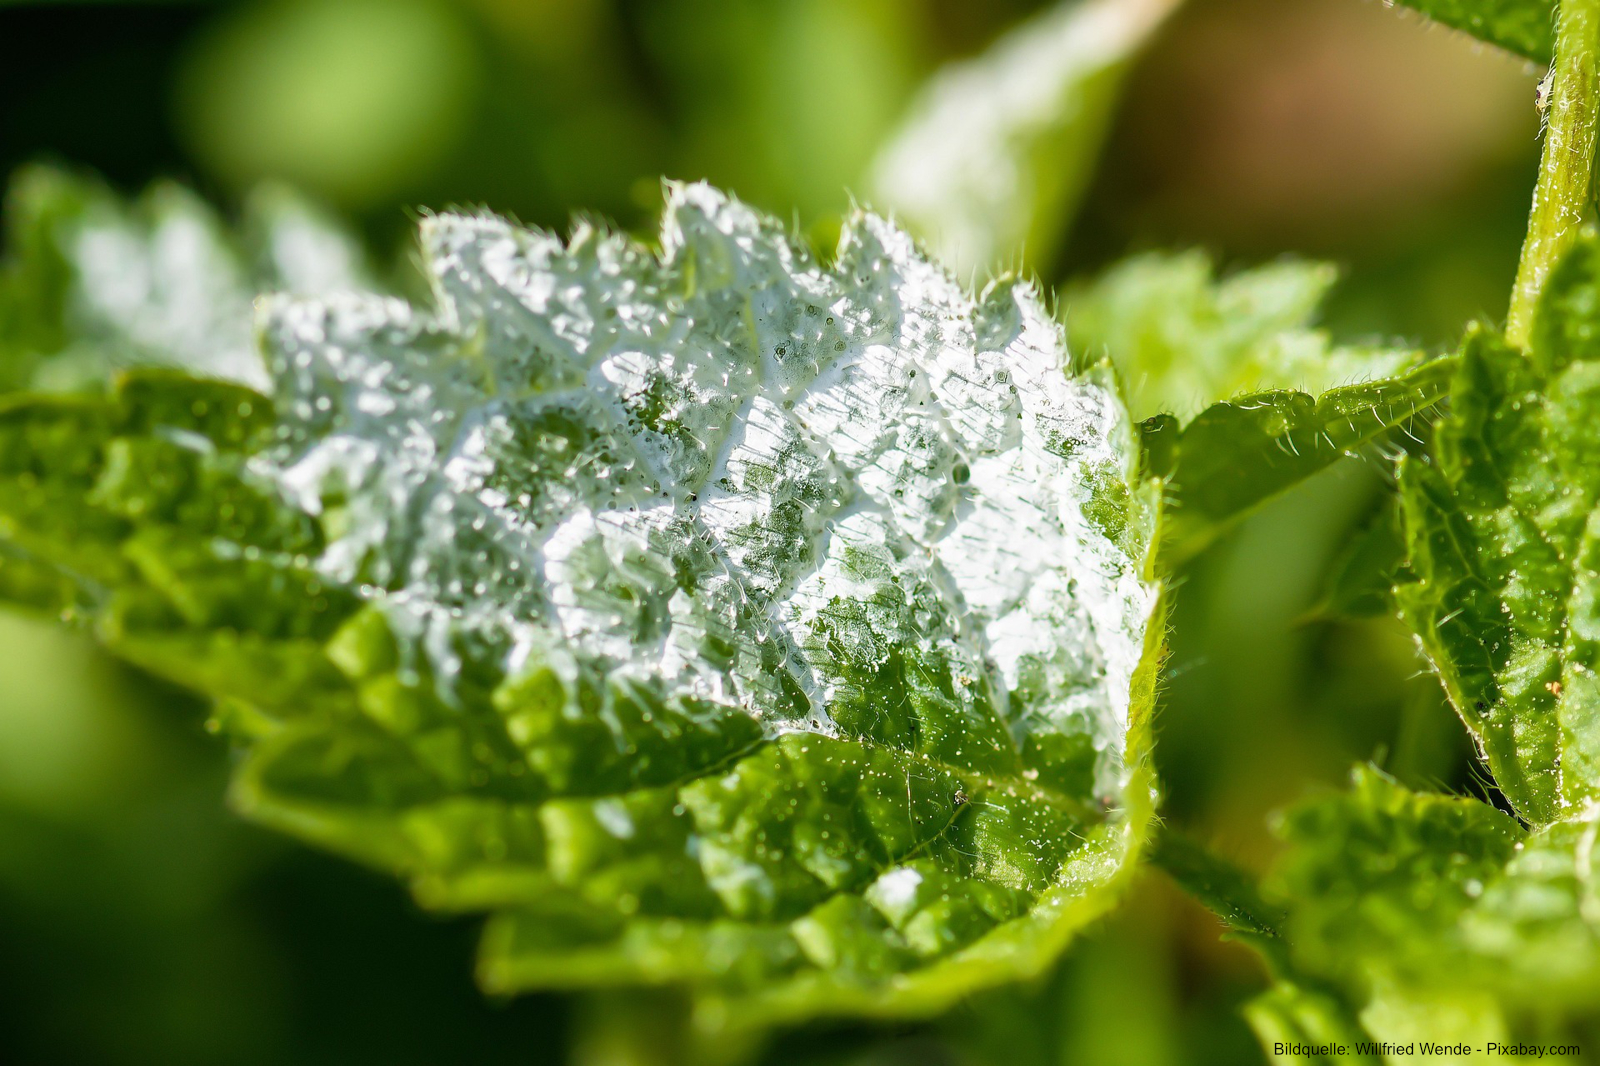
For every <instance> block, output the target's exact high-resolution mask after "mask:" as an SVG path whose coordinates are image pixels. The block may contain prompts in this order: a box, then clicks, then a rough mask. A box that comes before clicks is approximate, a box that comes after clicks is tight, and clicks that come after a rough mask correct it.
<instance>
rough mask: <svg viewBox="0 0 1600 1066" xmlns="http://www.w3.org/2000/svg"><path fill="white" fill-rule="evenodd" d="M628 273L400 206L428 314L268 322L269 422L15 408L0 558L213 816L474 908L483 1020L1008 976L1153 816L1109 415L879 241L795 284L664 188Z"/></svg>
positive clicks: (819, 1000)
mask: <svg viewBox="0 0 1600 1066" xmlns="http://www.w3.org/2000/svg"><path fill="white" fill-rule="evenodd" d="M659 249H660V250H659V251H653V250H651V249H649V248H646V247H645V246H643V245H641V244H639V243H637V242H635V241H633V240H632V239H630V238H627V237H624V236H621V235H618V234H614V233H611V232H608V231H605V230H603V229H598V228H595V227H593V226H589V225H582V226H579V227H578V229H577V231H576V232H575V233H574V234H573V236H572V238H571V239H570V240H569V241H566V242H563V241H561V240H558V239H557V238H555V237H552V236H550V235H547V234H544V233H539V232H535V231H529V230H524V229H520V228H518V227H516V226H513V225H511V224H509V223H507V222H504V221H502V220H500V219H497V218H493V217H490V216H457V215H443V216H438V217H433V218H430V219H428V220H427V221H426V222H425V224H424V227H423V240H422V253H423V254H422V258H423V261H424V263H425V266H426V269H427V271H428V273H429V276H430V278H431V279H432V282H433V285H434V294H435V299H436V306H435V307H434V308H432V309H423V308H416V307H412V306H409V305H407V304H405V303H404V302H401V301H398V300H394V299H385V298H381V297H377V296H370V295H349V296H328V297H325V298H321V299H297V298H288V297H273V298H269V299H267V300H265V301H263V302H262V308H263V318H262V322H261V326H260V329H261V333H262V336H263V339H264V344H265V350H266V353H267V360H266V362H267V366H268V369H269V371H270V375H271V379H272V383H273V396H272V397H271V398H270V399H269V398H268V397H266V396H262V395H258V394H255V393H253V392H251V391H250V390H249V389H247V388H244V387H241V386H235V385H228V384H223V383H218V382H207V381H200V380H197V379H192V378H188V377H185V376H184V375H181V374H177V373H171V372H164V373H158V372H151V371H144V372H140V373H135V374H131V375H128V376H125V377H124V378H123V379H122V380H121V382H120V384H119V385H118V387H117V388H116V389H114V390H113V391H112V392H110V393H109V394H107V395H104V396H69V397H42V398H41V397H16V398H13V399H11V400H9V401H7V402H6V403H5V404H4V405H3V406H0V540H3V541H4V542H5V543H6V544H7V545H8V549H9V552H10V554H11V556H12V557H16V558H20V559H22V560H25V561H26V562H27V564H28V566H29V567H30V568H31V569H30V571H29V573H30V574H33V573H37V572H40V571H46V572H51V573H54V574H55V575H57V577H58V578H60V579H62V580H66V581H69V582H70V583H71V585H72V587H73V590H74V593H73V594H74V597H75V599H76V601H77V606H76V610H77V611H78V612H79V613H80V614H82V615H83V616H85V617H87V618H88V619H89V620H90V621H91V622H92V624H93V625H94V626H95V628H96V631H97V632H98V633H99V634H100V636H101V637H102V639H104V640H105V641H106V642H107V644H108V645H109V646H110V647H111V648H113V649H114V650H115V651H117V652H118V653H119V654H121V655H123V656H125V657H126V658H128V659H130V660H132V661H134V662H136V663H138V664H140V665H142V666H144V667H145V668H147V669H149V670H152V671H154V672H156V673H158V674H161V675H163V676H166V677H169V678H171V679H173V680H175V681H178V682H180V683H183V684H186V685H189V686H192V687H195V688H197V689H199V690H200V691H202V692H205V693H207V694H209V695H211V696H214V697H216V698H217V699H218V700H219V703H218V709H217V715H216V722H217V725H218V727H219V728H221V729H223V730H225V731H227V732H228V733H230V734H231V735H233V736H234V737H235V738H237V740H238V741H239V742H240V744H241V745H242V746H243V747H244V748H245V749H246V752H245V755H244V758H243V762H242V764H241V766H240V769H239V771H238V774H237V777H236V780H235V785H234V801H235V803H236V804H237V805H238V807H239V809H241V810H242V811H244V812H245V813H246V814H248V815H249V816H251V817H253V818H256V819H258V820H260V821H262V822H265V823H267V824H269V825H273V826H276V827H278V828H280V829H283V830H285V831H287V832H290V833H293V834H295V835H297V836H299V837H301V838H304V839H306V840H309V841H313V842H315V843H318V844H320V845H322V846H324V847H327V848H330V849H332V850H334V851H338V852H341V853H344V854H347V855H350V856H353V857H355V858H358V859H360V860H362V861H365V862H368V863H371V864H374V865H377V866H379V867H381V868H385V869H389V870H392V871H394V872H395V873H397V874H399V875H401V876H403V877H405V878H407V879H408V880H409V881H410V883H411V885H412V887H413V890H414V892H415V894H416V896H417V898H418V900H419V901H420V902H421V903H423V904H424V905H425V906H428V907H432V908H437V909H442V910H468V911H490V912H493V915H494V917H493V919H492V921H491V923H490V925H489V928H488V931H487V933H486V936H485V940H484V946H483V954H482V962H481V970H480V974H481V978H482V981H483V983H484V984H485V985H486V986H487V987H488V988H490V989H493V990H495V991H502V992H510V991H516V990H519V989H526V988H550V987H560V988H571V987H593V986H606V985H612V984H682V985H686V986H688V987H689V988H690V989H691V990H692V991H693V993H694V995H695V997H696V998H695V1002H696V1019H697V1022H698V1024H699V1025H700V1026H701V1027H702V1029H704V1030H707V1031H717V1030H720V1029H725V1028H727V1027H734V1026H754V1025H759V1024H761V1023H764V1022H769V1021H776V1020H782V1019H794V1018H802V1017H807V1016H811V1015H813V1014H818V1013H830V1014H883V1015H903V1014H922V1013H928V1012H932V1011H935V1010H938V1009H940V1008H942V1007H944V1006H946V1005H948V1004H949V1003H950V1002H952V1001H953V1000H954V999H955V998H957V997H959V996H961V995H963V994H965V993H966V992H967V991H969V990H971V989H973V988H975V987H979V986H982V985H986V984H993V983H996V982H1000V981H1004V980H1009V979H1014V978H1016V977H1019V976H1023V975H1028V974H1033V973H1038V972H1039V971H1040V970H1041V969H1042V968H1044V967H1045V966H1046V965H1047V964H1048V963H1049V962H1050V961H1051V960H1052V959H1053V958H1054V957H1055V956H1056V955H1057V954H1058V953H1059V951H1060V950H1061V948H1062V946H1063V945H1064V944H1065V942H1066V941H1067V940H1068V939H1069V938H1070V937H1071V936H1072V935H1073V934H1074V932H1075V931H1076V930H1077V929H1078V928H1080V927H1081V926H1082V925H1083V924H1084V923H1085V922H1087V921H1089V920H1090V919H1091V918H1093V917H1094V916H1096V915H1098V914H1099V913H1101V912H1103V911H1104V910H1105V909H1106V908H1107V907H1108V906H1110V905H1111V903H1112V902H1113V900H1114V899H1115V895H1116V891H1117V889H1118V888H1119V886H1120V885H1121V883H1122V882H1123V880H1124V879H1125V878H1126V877H1127V876H1128V873H1129V870H1130V865H1131V863H1132V862H1133V860H1134V858H1135V857H1136V855H1137V854H1138V852H1139V850H1140V848H1141V847H1142V841H1143V838H1144V835H1145V829H1146V826H1147V823H1148V821H1149V818H1150V816H1151V805H1152V804H1151V799H1152V797H1151V780H1150V776H1149V770H1148V766H1147V749H1148V745H1149V714H1150V708H1151V704H1152V701H1153V687H1154V676H1155V669H1156V662H1157V659H1158V650H1159V645H1160V638H1161V632H1162V620H1161V611H1160V597H1159V595H1158V592H1159V589H1158V587H1157V586H1156V585H1155V584H1154V583H1153V582H1152V581H1151V580H1150V579H1149V577H1148V564H1149V558H1148V557H1149V553H1150V547H1151V543H1152V539H1153V535H1154V520H1155V513H1156V508H1155V500H1154V492H1153V487H1152V486H1150V485H1148V484H1147V483H1144V482H1142V481H1141V480H1140V479H1139V477H1138V474H1137V467H1138V451H1137V441H1136V436H1135V434H1134V431H1133V427H1132V424H1131V423H1130V422H1129V420H1128V419H1127V417H1126V415H1125V414H1124V412H1123V410H1122V408H1121V404H1120V401H1119V400H1118V398H1117V396H1116V393H1115V391H1114V390H1113V388H1112V387H1111V385H1110V382H1109V381H1108V380H1107V379H1106V375H1104V374H1099V373H1080V374H1072V373H1069V367H1068V360H1067V358H1066V354H1065V345H1064V343H1063V339H1062V336H1061V332H1060V329H1059V327H1058V326H1057V325H1056V324H1055V323H1054V322H1053V321H1052V320H1051V319H1050V317H1049V316H1048V315H1047V314H1046V313H1045V311H1044V309H1043V308H1042V306H1041V304H1040V302H1039V300H1038V297H1037V296H1036V295H1035V293H1034V291H1033V290H1032V289H1031V288H1030V287H1028V286H1026V285H1023V284H1018V283H1016V282H1012V281H1002V282H997V283H994V284H992V285H990V286H989V287H988V288H987V289H986V290H985V291H984V292H983V293H982V294H981V295H979V296H978V297H977V298H973V297H971V296H969V295H968V294H967V293H966V292H965V291H964V290H963V289H962V288H961V287H960V286H958V285H957V284H956V283H955V282H954V281H953V280H952V279H951V278H950V277H949V275H948V274H947V273H945V272H944V271H943V270H942V269H941V268H939V267H938V266H936V265H934V264H932V263H930V262H929V261H928V260H926V259H925V258H923V257H922V256H921V254H920V253H918V252H917V251H916V249H915V248H914V246H913V244H912V242H911V240H910V239H909V238H908V237H907V236H906V235H905V234H903V233H902V232H900V231H899V230H897V229H895V228H894V227H893V226H891V225H890V224H888V223H886V222H884V221H883V220H881V219H879V218H877V217H875V216H872V215H868V214H861V215H858V216H856V217H854V218H853V219H851V220H850V222H849V224H848V225H847V226H846V228H845V231H844V235H843V238H842V240H841V244H840V249H839V255H838V258H837V260H836V261H835V262H833V263H831V264H822V263H818V262H815V261H813V260H812V259H811V258H810V256H809V253H807V252H806V251H804V250H803V248H801V247H800V246H799V245H798V244H797V243H796V242H794V241H792V240H791V239H790V238H789V237H787V236H786V235H785V234H784V232H783V231H782V229H781V227H780V226H779V225H778V224H777V223H776V222H775V221H774V220H772V219H770V218H766V217H763V216H761V215H759V214H757V213H755V212H754V211H751V210H750V209H748V208H746V207H744V206H743V205H741V204H739V203H737V202H736V201H733V200H730V199H728V198H726V197H724V196H723V195H722V194H720V193H717V192H715V191H714V190H712V189H710V188H709V187H706V186H704V185H692V186H671V187H670V189H669V196H668V204H667V212H666V216H665V219H664V221H663V225H662V231H661V239H660V245H659ZM0 561H3V560H0ZM6 587H8V585H7V583H6V582H4V581H0V589H3V588H6Z"/></svg>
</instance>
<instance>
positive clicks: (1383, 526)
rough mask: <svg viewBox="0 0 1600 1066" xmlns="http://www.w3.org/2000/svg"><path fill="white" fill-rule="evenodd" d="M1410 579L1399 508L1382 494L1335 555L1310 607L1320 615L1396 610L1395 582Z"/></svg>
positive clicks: (1349, 616)
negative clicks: (1320, 593)
mask: <svg viewBox="0 0 1600 1066" xmlns="http://www.w3.org/2000/svg"><path fill="white" fill-rule="evenodd" d="M1405 580H1409V571H1408V569H1407V566H1406V544H1405V532H1404V530H1403V529H1402V528H1401V521H1400V508H1399V503H1398V501H1397V500H1396V499H1395V498H1394V497H1392V496H1385V497H1384V501H1383V503H1382V504H1381V505H1380V506H1379V508H1378V510H1377V512H1376V513H1374V514H1373V515H1372V517H1371V519H1370V520H1369V521H1368V522H1367V524H1366V525H1365V526H1363V527H1362V528H1361V529H1360V531H1359V532H1357V533H1356V534H1355V536H1353V537H1352V538H1351V539H1350V540H1349V542H1348V543H1346V544H1345V545H1344V547H1343V548H1342V549H1341V550H1340V552H1339V554H1338V555H1337V556H1335V558H1334V560H1333V564H1332V566H1331V568H1330V569H1329V572H1328V575H1327V578H1326V580H1325V582H1324V585H1323V591H1322V596H1321V598H1320V600H1319V602H1318V603H1317V605H1316V607H1314V608H1313V609H1312V610H1311V612H1310V613H1311V614H1312V615H1313V616H1314V617H1320V618H1344V619H1356V618H1372V617H1376V616H1378V615H1384V614H1391V613H1393V611H1394V606H1395V604H1394V587H1395V585H1396V584H1397V583H1399V582H1401V581H1405Z"/></svg>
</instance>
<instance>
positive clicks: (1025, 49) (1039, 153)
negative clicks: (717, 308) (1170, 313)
mask: <svg viewBox="0 0 1600 1066" xmlns="http://www.w3.org/2000/svg"><path fill="white" fill-rule="evenodd" d="M1180 2H1181V0H1066V2H1063V3H1058V4H1056V5H1055V6H1054V7H1051V8H1049V9H1048V10H1046V11H1044V12H1042V13H1041V14H1038V15H1036V16H1034V17H1033V18H1031V19H1030V20H1028V21H1027V22H1025V23H1024V24H1022V25H1021V26H1019V27H1017V28H1016V29H1014V30H1012V31H1011V32H1009V33H1007V34H1006V35H1005V36H1003V37H1001V38H1000V39H999V40H998V41H996V42H995V43H994V44H992V45H990V46H989V48H988V49H986V50H985V51H984V52H983V53H982V54H981V55H978V56H976V57H974V58H972V59H968V60H965V61H962V62H959V63H955V64H952V65H951V66H949V67H947V68H945V69H944V70H941V71H939V72H938V73H937V74H936V75H934V77H933V78H932V79H931V80H930V81H929V83H928V84H927V86H926V87H924V88H923V90H922V91H921V93H919V94H918V96H917V98H916V99H915V100H914V101H913V102H912V104H911V107H910V109H909V111H908V113H907V115H906V117H905V118H904V119H903V120H902V123H901V125H900V127H899V129H897V130H896V131H895V132H894V133H893V134H892V135H891V137H890V139H889V141H888V142H887V143H886V144H885V145H884V146H883V148H882V149H881V150H880V151H879V153H878V156H877V158H876V159H875V160H874V161H873V163H872V166H871V168H870V171H869V174H868V176H867V179H866V187H867V188H868V190H870V193H871V196H872V198H873V201H874V202H875V203H876V204H878V205H879V206H881V207H883V208H886V209H890V210H893V211H894V212H895V213H896V215H898V216H899V217H900V218H901V219H903V220H904V221H905V222H906V223H908V224H909V225H910V226H911V228H912V229H913V230H914V231H915V232H917V233H918V234H919V235H920V236H922V237H923V238H924V239H925V240H926V241H927V242H928V245H929V247H930V248H931V249H932V250H933V252H934V254H935V255H936V256H937V257H938V258H939V259H941V260H942V261H943V262H944V263H945V264H946V265H947V266H949V267H950V268H951V269H952V270H954V271H955V272H956V274H957V275H958V276H963V277H964V276H967V275H968V274H971V273H973V272H975V271H994V270H996V269H997V268H999V267H1002V266H1005V265H1012V264H1017V263H1024V264H1028V265H1031V266H1033V267H1034V268H1040V267H1047V266H1048V265H1049V263H1050V259H1051V255H1052V252H1053V251H1054V249H1055V247H1056V245H1057V242H1059V241H1060V239H1061V238H1062V236H1063V235H1064V231H1065V230H1066V228H1067V224H1068V223H1069V222H1070V221H1071V219H1072V216H1073V213H1074V209H1075V208H1076V206H1077V203H1078V201H1079V199H1080V198H1081V197H1082V195H1083V192H1084V189H1085V187H1086V186H1087V185H1088V183H1089V179H1090V178H1091V177H1092V176H1093V168H1094V164H1095V161H1096V159H1097V158H1098V156H1099V149H1100V144H1101V142H1102V141H1103V140H1104V139H1105V135H1106V132H1107V130H1108V128H1109V127H1110V124H1111V117H1112V113H1113V109H1114V107H1115V105H1116V102H1117V100H1118V98H1119V96H1120V90H1121V87H1122V80H1123V77H1124V75H1125V74H1126V73H1127V70H1128V67H1129V64H1130V63H1131V61H1132V60H1133V58H1134V57H1135V56H1136V55H1137V54H1138V52H1139V50H1140V49H1141V48H1142V46H1143V45H1144V44H1145V42H1146V41H1148V40H1149V38H1150V37H1151V35H1152V34H1153V33H1154V32H1155V31H1156V30H1157V29H1158V28H1159V27H1160V26H1161V24H1162V22H1163V21H1164V20H1165V19H1166V17H1167V15H1168V14H1170V13H1171V12H1172V10H1173V9H1174V8H1176V7H1177V6H1178V4H1179V3H1180Z"/></svg>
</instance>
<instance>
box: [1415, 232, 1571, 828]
mask: <svg viewBox="0 0 1600 1066" xmlns="http://www.w3.org/2000/svg"><path fill="white" fill-rule="evenodd" d="M1597 291H1600V241H1597V240H1596V239H1595V237H1594V236H1593V235H1589V236H1586V237H1585V238H1583V239H1582V240H1581V241H1580V242H1579V243H1578V244H1577V245H1576V246H1575V247H1574V249H1573V250H1572V252H1571V253H1569V254H1568V256H1567V257H1566V259H1564V260H1563V261H1562V263H1561V264H1560V265H1559V266H1558V267H1557V268H1556V270H1555V271H1554V272H1553V273H1552V275H1551V278H1550V281H1549V283H1548V285H1547V287H1546V290H1545V294H1544V297H1543V299H1542V302H1541V305H1540V312H1539V315H1538V318H1537V320H1536V322H1535V326H1534V337H1533V344H1532V348H1531V351H1530V352H1529V353H1528V354H1527V355H1526V356H1525V355H1523V354H1522V353H1520V352H1517V351H1515V350H1513V349H1511V348H1509V347H1507V346H1506V345H1505V344H1504V342H1503V341H1501V340H1499V339H1498V338H1497V337H1496V336H1494V335H1493V334H1490V333H1489V332H1487V331H1484V330H1477V331H1474V332H1473V333H1472V334H1471V335H1470V336H1469V337H1468V338H1467V341H1466V343H1465V346H1464V348H1463V351H1462V355H1461V362H1460V365H1459V369H1458V370H1457V372H1456V378H1455V382H1454V384H1453V387H1452V392H1453V398H1452V413H1451V415H1450V417H1449V418H1447V419H1446V420H1444V421H1443V422H1441V423H1440V424H1439V427H1438V430H1437V445H1436V448H1435V455H1434V456H1433V458H1432V459H1431V461H1430V460H1429V459H1425V458H1424V459H1419V458H1408V459H1407V460H1406V461H1405V462H1404V463H1403V464H1402V467H1401V477H1400V485H1401V500H1402V506H1403V510H1404V516H1405V526H1406V536H1407V541H1408V546H1409V550H1410V556H1411V566H1412V569H1413V571H1414V572H1415V577H1416V580H1415V581H1414V582H1412V583H1410V584H1407V585H1403V586H1401V587H1400V589H1399V590H1398V592H1397V595H1398V597H1399V602H1400V606H1401V610H1402V613H1403V615H1404V617H1405V618H1406V620H1407V621H1408V622H1409V623H1410V625H1411V626H1412V628H1413V629H1414V630H1415V631H1416V632H1417V634H1418V636H1419V638H1420V640H1421V642H1422V646H1423V648H1424V650H1425V651H1426V652H1427V655H1428V657H1429V659H1430V660H1432V662H1433V665H1434V666H1435V668H1436V669H1437V670H1438V672H1439V675H1440V677H1441V679H1442V680H1443V682H1444V685H1445V689H1446V691H1447V692H1448V693H1449V696H1450V699H1451V702H1452V703H1453V704H1454V705H1455V708H1456V710H1457V712H1458V713H1459V714H1460V715H1461V717H1462V719H1463V721H1465V722H1466V724H1467V726H1468V728H1469V729H1471V730H1472V732H1473V735H1474V736H1475V737H1476V738H1477V740H1478V744H1479V747H1480V748H1481V750H1482V751H1483V753H1484V756H1485V758H1486V760H1487V761H1488V764H1489V768H1490V770H1491V771H1492V772H1493V773H1494V777H1495V782H1496V783H1497V784H1498V785H1499V786H1500V788H1501V790H1502V791H1503V792H1504V793H1505V795H1506V798H1507V799H1509V800H1510V801H1511V803H1512V804H1513V805H1514V806H1515V808H1516V810H1517V812H1518V814H1520V815H1522V817H1524V818H1525V819H1527V820H1529V821H1531V822H1534V823H1539V824H1542V823H1546V822H1550V821H1554V820H1556V819H1557V818H1560V817H1562V816H1563V815H1564V814H1565V813H1567V812H1571V811H1575V810H1578V809H1580V808H1582V807H1583V806H1584V805H1585V804H1587V803H1588V802H1590V801H1591V800H1592V799H1594V798H1596V797H1597V796H1600V719H1597V717H1596V715H1597V711H1596V708H1597V707H1600V682H1597V680H1596V674H1595V671H1596V670H1597V669H1600V634H1597V633H1596V632H1595V623H1594V621H1593V616H1594V613H1595V602H1596V576H1595V572H1596V570H1597V569H1600V549H1597V548H1596V547H1595V539H1596V532H1595V530H1596V529H1597V528H1600V527H1597V526H1596V524H1595V521H1594V519H1593V517H1592V514H1593V512H1594V510H1595V504H1596V502H1597V498H1600V468H1597V466H1596V459H1595V456H1596V455H1597V454H1600V426H1597V424H1596V415H1597V414H1600V399H1597V395H1600V392H1597V387H1596V385H1595V382H1596V381H1600V346H1597V345H1596V343H1595V340H1594V337H1595V336H1596V333H1595V326H1596V324H1597V321H1600V315H1597V313H1596V310H1595V306H1596V305H1595V299H1594V294H1595V293H1596V292H1597Z"/></svg>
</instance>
